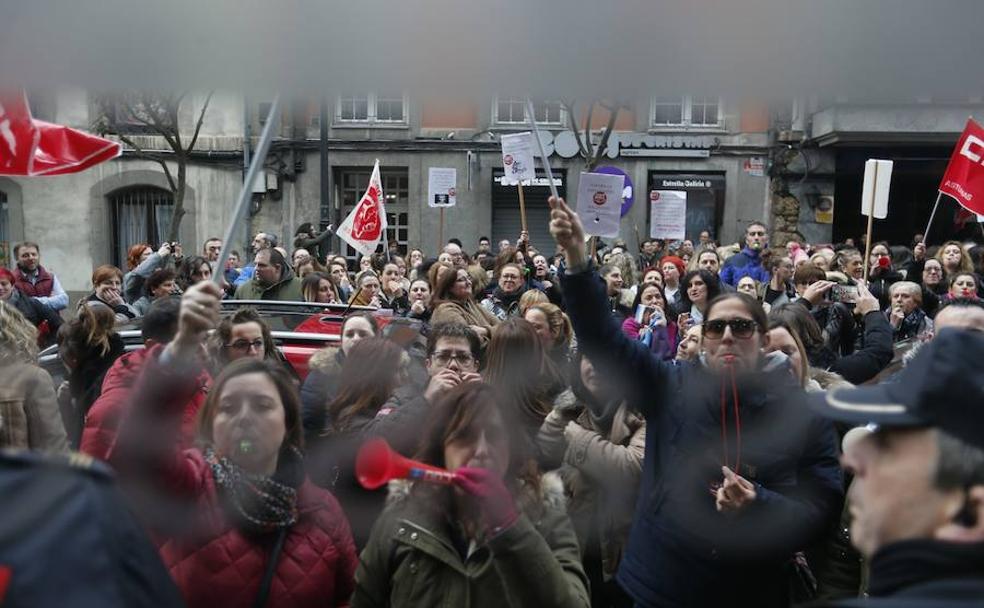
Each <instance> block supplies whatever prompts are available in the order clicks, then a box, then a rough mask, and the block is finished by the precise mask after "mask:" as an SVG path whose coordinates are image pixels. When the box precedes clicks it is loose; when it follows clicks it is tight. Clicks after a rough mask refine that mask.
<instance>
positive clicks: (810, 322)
mask: <svg viewBox="0 0 984 608" xmlns="http://www.w3.org/2000/svg"><path fill="white" fill-rule="evenodd" d="M769 326H770V327H772V326H775V327H785V328H786V329H787V330H789V333H791V334H795V336H796V337H797V338H799V339H800V342H802V343H803V346H804V347H805V348H807V349H809V350H807V352H811V351H813V350H816V349H818V348H822V347H823V330H821V329H820V325H819V324H818V323H817V321H816V319H814V318H813V315H811V314H810V311H808V310H807V309H806V308H805V307H803V306H801V305H800V304H798V303H796V302H788V303H786V304H780V305H779V306H776V307H775V308H773V309H772V310H770V311H769Z"/></svg>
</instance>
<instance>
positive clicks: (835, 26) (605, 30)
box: [0, 0, 984, 101]
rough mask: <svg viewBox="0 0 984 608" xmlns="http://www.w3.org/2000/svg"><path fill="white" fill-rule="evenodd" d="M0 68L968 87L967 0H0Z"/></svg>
mask: <svg viewBox="0 0 984 608" xmlns="http://www.w3.org/2000/svg"><path fill="white" fill-rule="evenodd" d="M2 2H3V4H2V9H0V81H2V84H4V85H10V84H25V83H26V84H29V85H38V84H44V85H48V84H53V83H64V84H77V85H83V86H86V87H88V88H112V87H126V88H130V87H148V86H153V87H163V88H175V89H184V88H190V87H205V88H223V87H232V88H246V89H252V90H256V91H269V90H273V89H279V90H283V91H295V92H298V91H302V90H304V91H328V92H330V93H339V92H342V91H369V90H377V91H378V90H393V91H396V90H407V91H410V92H412V93H419V92H420V91H431V92H440V93H446V94H448V95H449V96H452V97H458V98H460V97H462V96H475V97H486V96H488V95H489V94H490V93H495V92H498V93H515V94H532V95H534V96H556V97H573V96H604V97H624V98H630V97H633V96H637V95H640V94H642V95H649V94H667V95H674V94H681V93H714V94H722V95H728V96H734V97H738V96H741V95H750V96H765V95H769V96H777V97H789V96H790V95H792V94H801V93H819V94H822V95H825V96H832V95H843V96H851V97H855V98H870V99H878V100H884V101H894V100H898V99H907V100H909V99H912V98H915V97H926V96H932V97H936V98H953V99H965V98H966V97H968V96H972V95H981V94H982V92H984V61H982V57H984V43H982V41H984V0H809V1H806V0H674V1H672V2H670V1H666V0H608V1H607V2H601V1H597V0H591V1H588V0H499V1H498V2H480V1H479V0H353V1H349V2H333V1H329V0H321V1H313V0H263V1H258V0H246V1H244V0H166V1H157V2H153V3H151V2H141V1H136V0H97V1H96V2H79V1H78V0H29V1H21V0H2Z"/></svg>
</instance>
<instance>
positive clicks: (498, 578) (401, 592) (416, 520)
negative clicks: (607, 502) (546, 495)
mask: <svg viewBox="0 0 984 608" xmlns="http://www.w3.org/2000/svg"><path fill="white" fill-rule="evenodd" d="M527 511H531V510H529V509H528V510H527ZM535 511H537V512H538V514H535V515H534V519H532V520H531V519H530V518H529V517H528V516H527V515H526V514H523V515H521V516H520V517H519V520H518V521H517V522H516V523H515V524H514V525H513V526H512V527H510V528H508V529H507V530H505V531H503V532H501V533H500V534H498V535H497V536H495V537H493V538H492V539H491V540H489V541H488V542H487V543H485V544H483V545H479V546H475V545H473V546H472V548H471V550H470V553H469V556H468V557H467V559H462V557H461V554H460V553H459V552H458V551H457V550H456V549H455V547H454V544H453V542H452V540H451V536H450V533H449V526H450V524H449V523H448V521H447V520H446V519H445V518H444V517H443V516H441V515H440V514H438V513H436V512H434V511H433V510H431V509H428V508H427V506H426V505H424V504H423V501H422V500H421V499H420V498H418V497H415V496H413V495H412V494H411V495H410V496H408V497H404V498H400V499H398V500H397V501H396V502H394V504H391V505H390V506H389V507H388V508H387V509H386V511H384V512H383V515H382V516H381V517H380V519H379V520H378V521H377V523H376V526H375V527H374V528H373V532H372V537H371V538H370V539H369V544H368V545H367V546H366V548H365V550H364V551H363V552H362V556H361V563H360V565H359V569H358V570H357V571H356V574H355V584H356V589H355V595H354V596H353V597H352V608H371V607H383V606H386V607H389V608H403V607H409V606H413V607H415V608H429V607H441V608H486V607H487V608H493V607H494V608H500V607H503V606H510V607H520V606H529V607H532V608H555V607H556V608H581V607H584V608H587V607H588V606H589V604H590V600H589V593H588V582H587V577H586V576H585V574H584V569H583V568H582V567H581V558H580V551H579V549H578V544H577V538H576V536H575V534H574V528H573V526H572V525H571V521H570V519H568V517H567V515H565V514H564V512H563V509H562V508H560V509H558V508H556V507H554V506H540V508H537V509H535Z"/></svg>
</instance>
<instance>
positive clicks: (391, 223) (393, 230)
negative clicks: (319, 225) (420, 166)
mask: <svg viewBox="0 0 984 608" xmlns="http://www.w3.org/2000/svg"><path fill="white" fill-rule="evenodd" d="M371 175H372V169H371V168H369V167H366V168H361V169H346V170H342V171H340V172H339V173H338V176H339V180H338V182H337V183H338V187H339V194H340V195H341V200H342V217H348V214H349V213H351V212H352V209H354V208H355V206H356V204H358V202H359V201H360V200H361V199H362V195H363V194H364V193H365V191H366V186H367V185H368V184H369V177H370V176H371ZM379 179H380V181H382V183H383V196H385V197H386V200H385V202H384V203H383V204H384V206H385V208H386V238H385V239H383V244H384V246H385V244H386V243H388V242H389V241H390V240H393V239H396V240H397V241H398V242H399V243H400V249H401V250H402V251H406V250H407V244H408V241H409V239H410V213H409V211H410V177H409V171H407V169H380V171H379ZM343 247H344V253H343V255H345V257H347V258H349V259H350V260H357V258H358V253H357V252H356V251H355V249H353V248H352V247H351V246H349V245H343Z"/></svg>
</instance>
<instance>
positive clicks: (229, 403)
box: [0, 199, 984, 608]
mask: <svg viewBox="0 0 984 608" xmlns="http://www.w3.org/2000/svg"><path fill="white" fill-rule="evenodd" d="M551 209H552V211H551V226H550V229H551V234H552V235H553V237H554V239H555V241H556V249H555V250H553V251H539V250H537V248H536V247H534V246H533V244H532V243H531V242H530V239H529V236H528V234H526V233H525V232H524V233H521V234H520V235H519V238H518V239H517V241H516V242H515V243H513V242H511V241H502V242H500V243H498V244H497V245H496V249H495V250H493V248H492V243H491V241H490V240H489V239H488V238H486V237H482V238H480V239H479V241H478V247H477V249H476V250H475V251H474V252H471V253H469V252H466V251H465V250H464V249H463V247H462V243H461V242H460V241H458V240H457V239H452V240H451V241H449V242H448V243H447V244H446V246H445V247H444V248H443V250H442V251H439V252H425V251H423V250H421V249H411V250H410V251H408V252H404V251H402V250H401V249H400V247H399V244H398V243H388V244H386V246H385V247H384V249H385V251H382V252H377V253H374V254H372V255H367V256H361V257H360V258H358V259H355V260H350V259H348V258H346V257H345V256H342V255H336V254H335V253H334V252H332V251H330V245H331V243H332V238H331V237H332V228H331V227H329V228H328V229H327V230H323V231H318V230H317V229H316V228H315V227H314V226H313V225H312V224H310V223H305V224H303V225H301V226H300V227H299V228H298V230H297V232H296V234H295V235H294V240H293V242H292V244H293V248H292V249H291V250H289V251H288V250H286V249H285V248H283V247H281V246H280V245H279V240H278V239H277V238H276V236H275V235H273V234H272V233H269V232H259V233H257V234H256V236H255V238H254V239H253V241H252V244H251V249H252V252H251V255H250V256H248V257H247V258H243V257H242V256H241V255H240V254H239V253H238V252H233V254H232V255H231V256H230V258H229V261H228V262H227V263H226V264H225V265H224V267H223V268H218V267H217V264H218V260H219V257H220V251H221V249H222V241H221V240H220V239H216V238H210V239H208V240H207V241H206V242H205V243H204V244H203V246H202V248H201V252H200V254H195V255H189V254H187V253H185V252H184V251H183V250H182V246H181V245H180V244H179V243H163V244H160V245H158V246H156V248H155V246H153V245H151V244H146V243H142V244H136V245H133V246H132V247H130V249H129V251H128V255H127V259H126V266H127V268H126V269H125V270H124V269H121V268H118V267H115V266H111V265H103V266H99V267H98V268H96V269H95V270H94V271H93V274H92V291H91V293H90V294H88V295H87V296H85V297H83V298H81V300H80V301H79V302H78V305H77V306H75V307H73V308H72V310H71V312H70V309H69V297H68V295H67V294H66V293H65V290H64V289H63V288H62V286H61V284H60V282H59V280H58V278H57V277H56V276H55V274H54V273H53V272H52V271H51V270H50V269H47V268H45V267H44V266H42V265H41V248H40V247H39V246H38V245H37V244H36V243H33V242H24V243H20V244H18V245H17V247H16V248H15V249H14V257H15V259H16V268H15V269H14V270H7V269H0V408H2V409H0V447H9V448H22V449H27V450H34V451H39V452H49V453H65V452H67V451H68V450H79V451H81V452H82V453H84V454H87V455H88V456H90V457H92V458H93V459H96V460H97V461H99V462H102V463H105V465H106V466H108V467H111V468H112V469H113V470H114V471H115V474H116V476H117V478H118V480H119V484H120V486H121V488H122V490H123V496H124V497H125V501H126V504H127V505H128V506H129V507H130V508H131V509H132V512H134V513H136V514H137V517H138V520H139V526H138V527H139V528H142V529H144V530H146V531H147V532H148V535H147V539H149V540H147V539H144V540H145V542H147V543H152V544H153V548H154V549H155V550H156V554H157V555H158V556H159V559H160V562H159V564H158V565H157V566H155V567H157V568H163V570H164V571H166V572H167V574H168V575H169V576H167V577H163V582H162V581H161V580H159V579H153V580H155V581H157V583H155V584H149V583H148V584H146V585H144V586H143V587H141V588H143V589H145V591H146V593H154V594H155V595H154V598H155V600H156V602H157V603H156V605H172V604H171V602H172V601H173V602H178V603H181V602H183V603H185V604H187V605H189V606H218V605H221V606H336V605H337V606H344V605H351V606H354V607H374V606H379V607H382V606H393V607H397V606H438V605H441V606H476V607H477V606H503V605H508V606H536V607H537V608H541V607H542V608H545V607H549V606H557V607H558V608H560V607H575V606H585V607H587V606H596V607H632V606H646V607H649V606H722V605H738V606H762V607H772V606H776V607H778V606H791V605H798V604H801V603H806V602H815V604H814V605H824V606H826V605H830V606H849V605H872V606H879V605H885V606H896V605H906V606H942V605H947V606H964V605H966V606H971V605H980V602H982V601H984V599H982V598H984V416H981V415H980V414H979V413H977V412H976V411H975V410H976V407H978V406H984V392H982V387H984V372H982V371H981V370H980V366H979V365H978V364H977V362H978V361H979V360H980V357H979V356H980V355H984V336H982V335H981V334H982V333H984V301H982V300H981V296H982V295H984V284H982V279H981V277H982V276H984V247H979V246H975V245H974V244H972V243H961V242H956V241H946V242H945V243H943V244H942V245H939V246H933V247H930V246H927V244H926V243H925V242H923V238H922V236H921V235H916V238H915V239H914V240H913V242H912V243H911V244H910V245H908V246H901V245H895V246H893V245H890V244H888V243H884V242H879V243H872V244H871V247H870V255H869V256H868V257H867V259H865V256H864V253H862V252H863V251H864V250H865V247H864V244H863V243H859V244H857V245H856V244H855V243H854V242H850V241H849V242H845V243H838V244H813V245H811V244H807V243H799V242H794V241H790V242H788V243H785V244H783V246H781V247H780V246H770V245H769V243H768V227H767V226H766V225H765V224H763V223H761V222H752V223H751V224H749V225H748V226H747V227H746V230H745V234H744V239H743V242H742V243H740V244H737V245H727V244H725V245H720V244H718V243H715V242H714V241H713V236H712V235H711V233H710V232H708V231H703V232H701V233H700V235H699V238H698V239H697V241H696V242H692V241H690V240H684V241H682V242H664V241H662V240H656V239H648V240H645V241H644V242H642V243H640V246H639V251H638V252H636V253H633V252H630V251H629V250H628V248H627V247H626V245H625V243H624V242H621V241H619V240H616V241H614V242H612V243H610V244H607V245H603V246H601V247H598V248H597V253H591V254H589V249H590V250H591V251H595V248H589V247H588V246H587V245H586V242H587V240H588V239H587V238H586V235H585V233H584V229H583V227H582V226H581V223H580V220H579V219H578V217H577V215H576V214H575V213H574V212H573V211H571V209H570V208H568V207H567V205H566V204H565V202H564V201H563V200H559V199H551ZM428 254H435V255H433V256H431V255H428ZM243 262H245V263H244V264H243ZM215 274H220V275H221V280H219V281H217V282H213V281H212V280H211V279H212V277H213V275H215ZM223 300H242V301H244V305H243V306H242V307H239V308H238V309H237V310H235V311H234V312H232V313H231V314H228V315H226V316H223V315H222V314H221V308H222V307H221V306H220V303H221V302H222V301H223ZM263 300H267V301H293V302H308V303H311V304H314V305H325V306H330V305H333V304H335V305H345V308H344V309H342V308H341V307H336V310H339V309H342V310H345V312H346V313H347V314H346V315H345V317H344V320H343V321H342V325H341V328H340V341H339V343H338V344H337V345H332V346H329V347H326V348H324V349H322V350H319V351H318V352H316V353H315V354H314V355H312V357H311V358H310V360H309V361H308V364H307V368H306V374H305V375H299V374H298V373H297V371H296V370H294V369H293V368H292V367H291V366H290V365H289V364H288V363H287V362H286V360H285V359H284V357H283V355H282V354H281V353H280V352H279V351H278V348H277V345H276V344H275V342H274V340H273V338H272V336H271V331H270V328H269V326H268V325H267V323H266V322H265V320H264V318H263V316H262V314H260V313H259V312H257V310H256V308H255V307H254V306H251V305H250V304H251V303H252V304H254V305H255V304H257V302H256V301H263ZM394 318H404V319H407V321H405V322H404V323H406V325H404V327H411V328H413V337H412V338H411V339H407V338H406V336H402V337H401V338H399V339H397V337H396V336H395V332H390V331H388V329H390V328H389V325H388V321H387V320H392V319H394ZM123 326H136V327H139V328H140V332H141V336H142V340H143V345H142V346H143V347H142V348H138V349H130V350H128V349H127V348H125V346H124V344H123V342H122V340H121V338H120V335H119V331H120V328H121V327H123ZM52 344H56V345H57V347H58V353H59V356H60V360H61V362H62V364H63V365H64V366H65V369H66V381H65V382H64V383H63V384H62V385H61V386H58V387H55V386H53V383H52V382H51V379H50V377H49V376H48V375H47V373H46V372H44V371H43V370H42V369H41V368H40V367H39V366H38V352H39V348H42V347H45V346H48V345H52ZM862 385H863V386H862ZM380 438H381V439H385V440H386V441H387V443H388V444H389V445H390V446H391V447H392V449H393V450H395V451H396V452H398V453H400V454H402V455H404V456H407V457H412V458H415V459H417V460H418V461H420V462H422V463H424V464H427V465H430V466H433V467H438V468H441V469H445V470H447V471H449V472H450V473H451V476H450V479H451V480H452V483H451V484H450V485H437V484H432V483H427V482H426V481H421V480H411V479H402V480H400V479H398V480H393V481H390V483H389V484H388V485H386V486H384V487H382V488H380V489H374V490H370V489H366V488H365V487H364V486H363V485H361V484H360V483H359V480H358V476H357V475H356V471H355V463H356V459H357V454H358V452H359V448H360V446H362V445H363V444H364V443H365V442H367V441H368V440H371V439H380ZM121 525H122V524H121ZM131 536H132V535H131ZM137 536H139V534H138V535H137ZM133 542H137V541H133ZM3 555H4V553H3V549H2V548H0V565H3ZM161 564H162V566H161ZM148 568H150V566H148ZM146 577H147V580H150V579H152V578H153V577H152V575H151V574H147V575H146ZM13 580H14V581H15V583H14V586H13V587H12V588H11V589H12V591H10V592H8V597H13V596H11V595H10V593H16V592H20V593H22V594H23V595H22V598H25V597H31V596H32V594H34V593H39V591H37V590H34V589H28V588H26V587H24V586H21V587H20V588H18V587H17V583H16V581H17V580H18V579H17V577H16V575H15V576H14V578H13ZM158 583H159V584H158ZM161 585H163V586H164V587H167V586H172V587H173V589H172V591H174V592H173V593H172V591H168V590H166V589H165V590H161ZM2 589H3V585H2V584H0V602H2V601H3V597H4V596H3V590H2ZM865 597H867V601H868V602H870V604H857V603H856V602H859V601H862V600H863V598H865ZM944 601H945V602H949V603H943V602H944ZM893 602H898V603H893ZM21 603H24V604H25V605H30V602H29V601H27V600H24V601H23V602H21ZM154 603H155V602H153V601H152V602H150V604H154ZM134 605H136V603H134Z"/></svg>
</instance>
